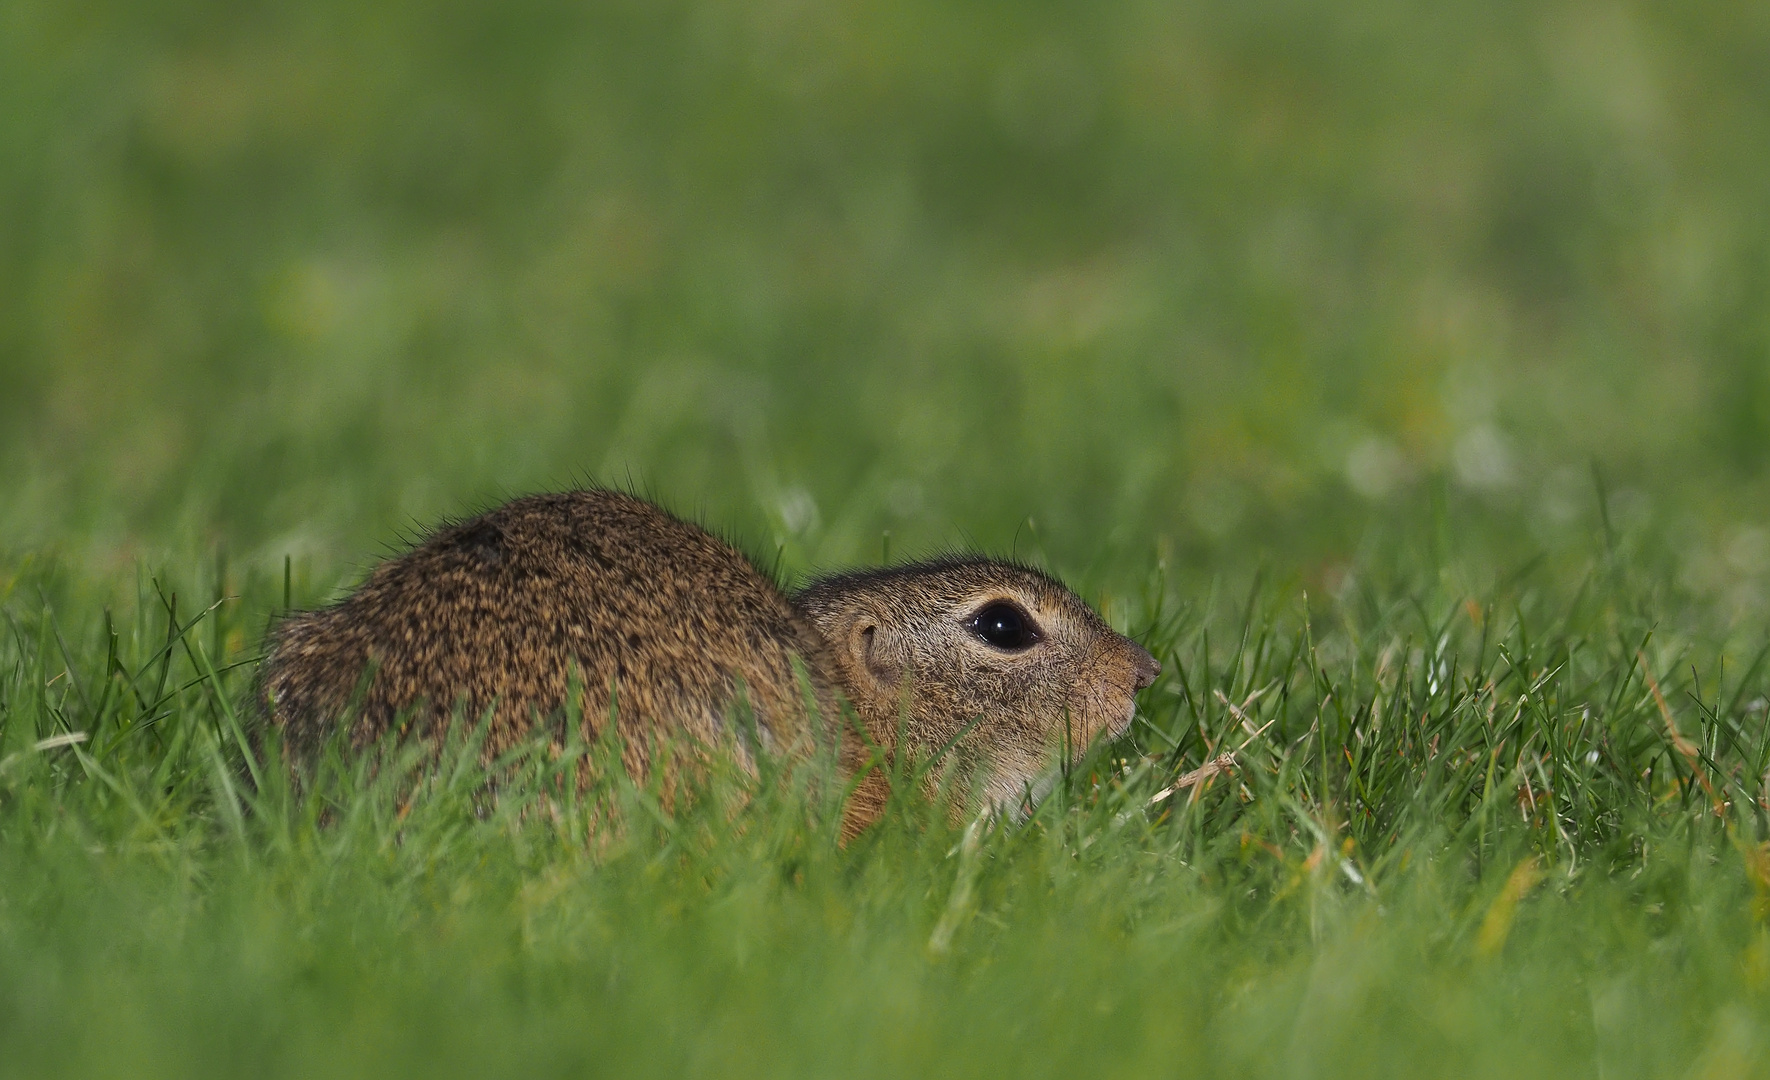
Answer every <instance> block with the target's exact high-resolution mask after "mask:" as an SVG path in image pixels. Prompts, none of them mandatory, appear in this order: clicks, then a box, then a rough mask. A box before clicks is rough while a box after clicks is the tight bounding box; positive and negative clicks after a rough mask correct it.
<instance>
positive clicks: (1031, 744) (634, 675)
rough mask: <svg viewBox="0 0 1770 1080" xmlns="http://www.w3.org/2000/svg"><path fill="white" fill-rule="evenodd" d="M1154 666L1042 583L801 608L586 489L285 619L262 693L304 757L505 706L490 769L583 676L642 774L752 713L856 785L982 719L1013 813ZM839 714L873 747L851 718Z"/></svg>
mask: <svg viewBox="0 0 1770 1080" xmlns="http://www.w3.org/2000/svg"><path fill="white" fill-rule="evenodd" d="M1159 670H1160V669H1159V665H1157V664H1156V662H1155V660H1154V659H1153V658H1152V657H1151V656H1150V655H1149V654H1148V653H1147V652H1145V651H1144V650H1143V649H1142V648H1140V647H1139V646H1137V645H1136V644H1135V643H1133V642H1131V641H1130V640H1129V639H1126V638H1124V637H1121V636H1120V635H1118V634H1116V633H1114V632H1113V631H1112V630H1111V629H1109V628H1108V627H1107V626H1106V624H1105V623H1104V622H1103V621H1102V620H1101V619H1100V617H1099V616H1098V615H1096V614H1095V613H1094V612H1093V611H1092V610H1091V609H1090V608H1088V606H1087V605H1086V604H1084V603H1083V602H1082V601H1081V600H1079V599H1078V598H1077V597H1076V596H1075V595H1074V594H1073V593H1071V592H1070V591H1069V590H1067V589H1065V588H1064V587H1063V586H1062V585H1061V584H1059V583H1058V582H1056V581H1055V580H1054V579H1052V578H1050V577H1048V576H1046V575H1044V574H1042V573H1040V572H1038V571H1035V570H1031V569H1028V568H1026V567H1022V566H1018V565H1015V564H1011V563H1003V562H995V561H989V560H983V559H946V560H939V561H936V562H930V563H922V564H914V565H907V566H900V567H892V568H888V569H884V570H878V571H871V572H862V573H856V574H847V575H838V576H835V577H830V578H825V579H822V580H820V581H817V582H814V583H813V584H812V585H811V586H810V587H809V588H807V589H805V590H803V591H802V592H800V593H799V594H797V595H796V596H792V597H789V596H788V595H787V594H786V593H784V592H783V591H782V590H781V589H780V587H779V586H778V585H776V583H775V582H774V581H773V580H772V579H771V578H770V577H769V576H768V575H766V574H764V573H762V572H761V571H759V570H758V569H757V568H756V567H755V566H754V564H752V563H751V562H750V561H749V560H748V559H747V558H745V557H744V556H743V554H742V553H740V552H739V551H738V550H737V549H735V548H734V547H732V546H731V545H730V544H728V543H726V542H725V541H723V540H721V539H719V538H717V537H715V536H713V535H712V534H711V533H708V532H707V531H705V530H704V529H701V528H699V527H698V526H695V525H692V524H689V523H687V522H685V521H682V520H680V519H678V518H676V517H674V516H672V515H670V514H669V513H667V512H665V511H664V510H662V509H661V508H659V507H657V506H655V505H653V504H651V503H649V502H646V501H644V500H642V499H639V498H636V497H634V496H631V495H627V494H624V493H621V492H616V491H608V490H588V491H574V492H568V493H563V494H554V495H536V496H530V497H527V498H521V499H517V500H514V501H512V502H510V503H507V504H505V505H504V506H502V507H499V508H498V509H495V510H493V511H491V512H489V513H486V514H483V515H481V516H479V517H476V518H473V519H471V520H468V521H464V522H461V523H458V524H453V525H448V526H445V527H443V528H441V529H439V530H438V531H437V532H435V533H434V534H433V535H431V536H430V537H429V538H428V539H426V540H424V541H423V542H422V543H420V544H419V545H417V546H416V547H415V548H413V549H412V550H411V551H409V552H407V553H406V554H404V555H401V556H399V557H397V558H394V559H390V560H388V561H387V562H384V563H382V564H381V565H380V566H378V567H377V568H376V569H375V570H374V571H373V572H372V573H371V574H370V575H369V577H368V579H367V580H366V581H365V582H363V584H362V585H361V586H359V587H358V588H357V589H356V591H355V592H353V593H352V594H351V595H350V596H348V597H347V598H346V599H344V600H343V601H341V602H340V603H338V604H336V605H334V606H332V607H329V608H325V609H322V610H318V611H312V612H305V613H300V614H296V615H292V616H290V617H288V618H286V619H284V620H283V621H282V622H281V623H280V624H278V626H277V627H276V628H275V629H274V630H273V632H272V635H271V640H270V642H269V649H268V652H267V655H266V659H265V661H264V667H263V670H262V672H261V675H260V680H259V685H260V687H261V692H262V694H263V696H264V700H263V705H264V707H265V709H266V710H267V712H268V713H269V715H270V717H271V718H272V720H273V721H274V722H275V723H276V724H277V725H278V726H279V727H280V728H281V730H282V732H283V733H284V737H285V740H286V742H287V743H288V744H289V746H290V747H291V748H292V749H293V750H294V751H295V752H296V754H297V756H300V755H302V754H304V753H307V752H311V750H312V749H313V748H314V747H316V746H317V745H319V744H320V743H321V742H322V741H324V740H325V739H326V738H327V737H328V736H330V735H331V734H332V733H333V732H334V731H335V730H336V729H337V726H338V725H339V724H341V723H345V722H348V723H349V724H350V732H349V737H350V740H351V742H352V743H353V744H356V745H363V744H366V743H369V742H372V741H373V740H375V739H377V738H378V737H380V736H381V735H382V734H384V733H386V732H387V731H388V730H389V729H390V728H391V727H392V726H393V725H395V724H396V723H401V722H411V721H414V720H416V721H418V722H420V723H422V722H424V721H425V720H426V719H427V716H428V714H434V713H438V712H441V713H446V712H447V711H448V710H450V709H453V708H457V707H459V708H462V709H463V710H464V711H465V713H466V714H467V715H468V716H478V715H480V714H482V713H483V712H484V711H486V710H491V712H492V721H491V727H490V733H489V736H488V743H487V747H486V751H487V753H488V755H492V754H496V753H497V752H499V751H500V750H502V749H505V748H507V747H509V746H510V745H512V744H514V743H516V742H517V741H519V740H521V739H523V738H525V737H527V736H528V735H530V734H531V733H532V732H533V731H534V729H535V727H536V725H537V724H541V723H545V722H548V721H550V720H554V719H557V718H558V716H559V715H560V709H561V707H562V706H563V705H564V704H565V703H566V699H567V694H568V689H569V687H570V686H571V684H572V682H573V680H574V679H575V680H577V682H578V683H579V684H580V685H581V686H582V688H583V700H582V711H581V716H582V725H583V728H584V730H583V732H582V734H583V735H584V736H585V737H586V738H589V739H594V738H596V737H598V736H600V735H601V734H602V729H603V727H604V725H606V724H607V723H608V721H609V717H610V716H611V715H612V716H613V717H615V723H616V724H617V726H618V731H619V733H620V734H621V736H622V738H623V746H624V748H625V751H624V752H625V755H626V765H627V767H628V768H629V769H630V770H633V771H635V772H643V771H644V770H645V769H646V768H647V767H648V764H649V753H650V748H651V746H652V743H653V741H654V737H655V736H660V735H665V736H672V737H675V736H687V737H688V738H689V739H690V740H692V741H695V742H699V743H704V744H716V743H719V742H722V741H724V742H731V741H737V740H734V736H737V735H739V720H738V717H737V716H736V714H735V710H736V709H737V708H740V707H742V706H739V705H738V704H737V703H738V700H739V698H740V697H741V699H742V700H743V702H744V703H746V704H747V707H748V709H749V710H750V715H751V717H753V721H754V729H755V731H756V733H757V735H758V737H759V738H760V739H761V741H762V742H763V744H764V746H765V747H766V748H768V749H769V750H770V751H771V752H773V753H778V754H784V755H788V756H803V755H805V754H808V753H809V752H810V751H811V750H812V748H813V747H814V746H815V745H816V744H817V742H818V740H819V739H821V738H834V739H837V740H839V742H838V743H837V745H839V746H840V747H841V759H842V764H843V766H844V767H845V768H846V769H849V770H851V771H852V770H855V769H858V768H859V767H860V766H861V764H862V763H863V762H864V761H865V760H866V753H867V749H866V742H867V741H868V740H869V739H870V740H871V741H872V742H873V743H874V744H876V745H878V746H880V747H883V748H886V749H887V750H890V751H895V750H896V749H898V748H897V747H896V746H895V743H896V741H897V738H898V733H899V732H900V731H901V732H902V733H903V736H904V739H905V740H906V742H907V743H908V744H909V745H910V747H912V748H914V749H915V750H917V751H921V752H932V751H934V750H936V749H938V748H940V747H942V746H944V745H946V744H947V743H948V742H949V741H950V740H952V739H953V738H954V737H955V736H958V735H960V733H961V732H963V731H964V729H965V727H966V725H967V724H972V723H973V722H974V721H975V723H974V724H973V726H972V728H971V730H970V731H968V732H965V733H964V735H963V738H960V739H959V740H958V742H957V744H956V746H955V749H954V755H955V759H956V761H957V762H958V763H959V765H960V766H961V769H962V770H963V773H964V775H965V777H967V778H968V779H969V781H970V782H972V783H973V784H974V786H975V787H976V788H977V789H979V790H980V791H981V792H982V793H983V796H984V798H985V799H986V800H987V801H988V802H989V803H990V804H991V805H993V806H995V807H997V808H999V809H1012V808H1014V807H1017V806H1019V805H1020V804H1021V803H1022V802H1023V801H1024V800H1026V799H1028V798H1031V797H1034V796H1035V795H1036V794H1037V788H1038V787H1039V786H1040V783H1041V778H1042V777H1044V776H1046V775H1048V773H1049V770H1050V766H1051V765H1052V764H1054V763H1055V761H1056V758H1057V756H1058V755H1060V754H1063V753H1069V754H1071V755H1078V754H1080V753H1081V751H1082V750H1083V749H1084V748H1085V747H1086V746H1087V744H1088V742H1089V741H1090V740H1092V739H1093V738H1094V737H1095V736H1097V735H1099V734H1101V733H1102V732H1106V733H1110V734H1116V733H1118V732H1120V731H1122V730H1123V729H1124V726H1125V725H1126V724H1128V723H1129V722H1130V717H1131V711H1132V695H1133V694H1134V693H1135V692H1136V691H1137V690H1139V689H1141V688H1142V687H1144V686H1147V685H1149V683H1150V682H1151V681H1153V680H1154V677H1155V675H1156V673H1157V672H1158V671H1159ZM844 704H846V705H848V706H850V707H852V710H853V713H854V716H855V717H856V718H857V719H858V721H859V724H860V725H861V727H863V728H864V729H865V731H866V735H867V737H866V738H864V739H863V738H862V737H861V735H860V734H859V733H858V732H856V731H855V730H853V725H852V723H849V724H845V723H844V722H843V720H842V706H843V705H844ZM743 727H744V730H747V729H748V725H747V724H745V725H743ZM738 745H739V749H740V751H741V750H742V744H741V741H738ZM883 798H884V789H883V786H882V783H881V782H879V781H878V779H877V777H874V778H872V779H871V780H870V781H869V782H867V783H863V784H862V785H861V787H860V790H859V791H857V793H856V795H855V796H854V798H853V799H852V800H851V805H850V807H849V814H848V821H849V827H850V831H852V830H853V829H855V828H859V827H862V826H864V825H865V824H866V823H867V822H868V821H869V820H871V818H872V817H873V816H875V815H876V813H877V810H878V808H879V805H880V804H881V803H882V801H883Z"/></svg>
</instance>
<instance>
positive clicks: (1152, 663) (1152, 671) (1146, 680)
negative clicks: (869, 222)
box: [1126, 638, 1162, 690]
mask: <svg viewBox="0 0 1770 1080" xmlns="http://www.w3.org/2000/svg"><path fill="white" fill-rule="evenodd" d="M1126 642H1127V644H1129V645H1130V646H1131V656H1132V664H1133V667H1134V668H1135V670H1136V672H1137V687H1136V688H1137V689H1138V690H1142V689H1144V688H1145V687H1147V686H1150V685H1152V684H1153V683H1154V682H1155V677H1156V676H1157V675H1160V674H1161V673H1162V665H1161V662H1160V661H1159V660H1157V659H1156V658H1155V657H1153V656H1151V655H1149V650H1148V649H1145V648H1144V647H1143V646H1141V645H1139V644H1137V643H1136V642H1135V641H1131V640H1130V639H1129V638H1127V639H1126Z"/></svg>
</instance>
